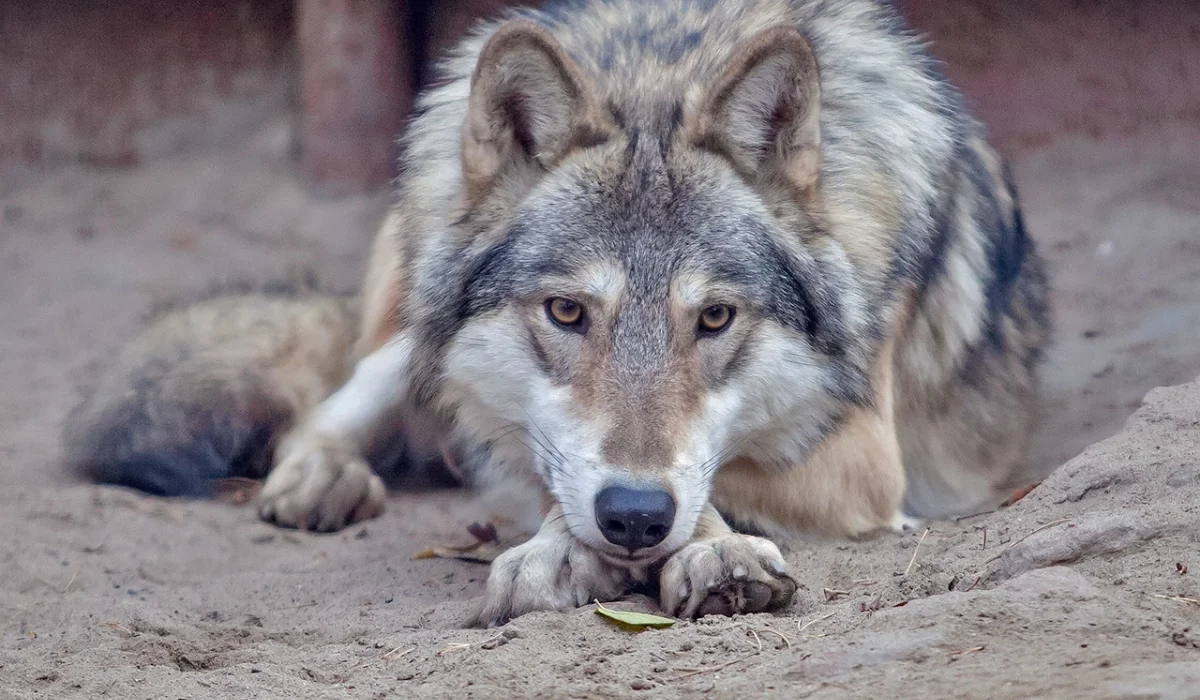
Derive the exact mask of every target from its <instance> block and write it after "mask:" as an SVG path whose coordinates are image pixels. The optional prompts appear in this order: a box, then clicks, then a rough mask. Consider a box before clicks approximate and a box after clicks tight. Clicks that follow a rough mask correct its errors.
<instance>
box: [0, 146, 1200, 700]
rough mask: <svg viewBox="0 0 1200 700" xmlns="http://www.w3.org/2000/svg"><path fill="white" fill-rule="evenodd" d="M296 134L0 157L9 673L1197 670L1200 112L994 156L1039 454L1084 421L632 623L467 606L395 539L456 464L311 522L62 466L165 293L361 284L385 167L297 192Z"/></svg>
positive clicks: (132, 687) (1103, 687)
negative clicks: (747, 584)
mask: <svg viewBox="0 0 1200 700" xmlns="http://www.w3.org/2000/svg"><path fill="white" fill-rule="evenodd" d="M286 152H287V138H286V127H285V126H284V125H277V126H273V127H270V128H266V129H263V130H262V131H260V132H258V133H256V134H254V135H253V136H252V137H251V138H249V139H248V140H246V141H245V142H244V143H238V144H234V145H233V146H231V147H229V148H228V149H226V150H220V151H211V152H208V153H207V154H205V155H201V156H192V157H188V158H183V157H180V158H176V159H167V160H163V161H159V162H154V163H149V164H146V165H144V166H142V167H140V168H138V169H135V170H132V171H104V170H96V169H84V168H71V169H65V170H60V171H57V172H55V173H53V174H50V175H46V176H43V177H39V178H36V179H28V180H25V181H23V182H9V183H6V184H2V185H0V328H3V332H2V333H0V532H3V533H4V537H3V538H0V697H2V698H9V697H12V698H26V697H52V698H72V697H88V698H95V697H115V698H206V697H214V698H215V697H247V698H249V697H313V698H325V697H328V698H342V697H352V698H380V697H393V696H394V697H480V698H483V697H489V698H490V697H513V696H518V697H535V696H537V697H637V696H642V695H645V696H652V697H685V696H686V697H690V696H692V695H694V694H697V693H701V692H704V691H709V692H708V695H709V696H712V697H736V696H742V697H744V696H747V695H749V696H754V697H760V696H761V697H787V698H800V697H813V698H824V697H845V696H861V697H896V696H920V697H1033V696H1037V697H1056V698H1066V697H1088V698H1104V697H1125V698H1134V697H1137V698H1150V697H1155V698H1171V699H1180V698H1194V697H1200V603H1197V602H1196V601H1197V600H1200V525H1198V523H1200V383H1194V384H1187V383H1186V382H1189V381H1191V380H1192V379H1193V378H1195V377H1196V375H1197V373H1200V303H1197V299H1200V165H1197V163H1200V133H1196V132H1194V131H1189V130H1187V129H1184V128H1183V127H1178V128H1174V129H1172V130H1163V131H1160V132H1158V133H1154V134H1144V135H1139V136H1137V137H1135V138H1134V139H1132V140H1129V141H1125V142H1120V143H1097V142H1089V141H1082V140H1081V141H1060V142H1058V143H1055V144H1052V145H1050V146H1047V147H1044V148H1042V149H1040V150H1038V151H1036V152H1031V153H1028V154H1026V155H1024V156H1022V157H1020V158H1019V159H1018V161H1017V163H1016V166H1017V173H1018V182H1019V186H1020V187H1021V189H1022V192H1023V193H1024V200H1025V204H1026V208H1027V212H1028V223H1029V227H1030V229H1031V231H1032V232H1033V235H1034V236H1035V237H1036V238H1037V239H1038V240H1039V241H1040V243H1041V245H1042V248H1043V250H1044V251H1045V252H1046V255H1047V256H1048V257H1049V258H1050V260H1051V266H1052V270H1053V273H1054V285H1055V292H1054V305H1055V308H1056V316H1057V323H1058V334H1057V344H1056V345H1055V347H1054V349H1053V351H1052V353H1051V355H1050V359H1049V362H1048V364H1047V367H1046V372H1045V375H1046V387H1047V400H1046V414H1045V419H1044V421H1043V423H1042V430H1041V433H1040V434H1039V436H1038V439H1037V442H1036V449H1035V453H1034V455H1033V458H1034V459H1036V460H1038V461H1039V463H1043V464H1058V463H1062V462H1064V461H1067V460H1068V459H1070V458H1071V457H1073V456H1074V455H1076V454H1078V453H1079V452H1080V451H1081V450H1082V451H1083V453H1082V454H1080V455H1079V456H1076V457H1074V459H1070V461H1067V463H1066V466H1064V467H1062V468H1061V469H1059V470H1058V471H1056V472H1055V473H1054V474H1053V476H1052V477H1051V478H1050V479H1048V480H1047V481H1046V482H1045V483H1044V484H1043V485H1042V486H1041V487H1040V488H1038V489H1037V490H1036V491H1034V492H1033V493H1032V494H1031V495H1029V496H1027V497H1026V498H1024V499H1023V500H1021V501H1019V502H1018V503H1017V504H1016V505H1014V506H1012V507H1010V508H1006V509H1002V510H1001V511H999V512H996V513H992V514H986V515H982V516H979V517H975V518H972V519H968V520H964V521H961V522H958V523H936V524H934V525H933V526H932V528H931V529H930V530H929V531H928V532H927V533H925V532H917V533H913V534H911V535H907V536H903V537H900V536H892V535H888V536H882V537H880V538H878V539H875V540H872V541H869V542H864V543H858V544H820V543H816V544H814V543H794V544H793V545H792V547H791V549H790V552H789V555H788V556H789V560H790V562H791V565H792V567H793V570H794V572H795V573H796V575H797V576H798V578H799V580H800V581H801V582H802V588H801V590H800V592H799V593H798V595H797V597H796V601H795V605H794V607H793V608H792V609H791V610H789V611H788V612H787V613H785V614H783V615H779V616H767V615H759V616H749V617H744V618H739V619H732V620H731V619H724V618H722V619H705V620H702V621H700V622H697V623H678V624H676V625H675V626H674V627H672V628H670V629H666V630H658V631H648V632H644V633H639V634H631V633H628V632H625V631H622V630H619V629H615V628H613V627H610V626H609V625H607V624H606V623H605V622H604V621H602V620H601V619H600V618H599V617H597V616H596V615H594V614H593V610H592V608H590V607H588V608H583V609H580V610H578V611H575V612H571V613H566V614H533V615H529V616H526V617H522V618H519V619H517V620H516V621H514V622H513V623H511V624H510V625H508V626H507V627H505V628H503V629H502V630H499V631H483V630H463V629H459V628H458V627H457V624H458V621H459V620H460V618H461V616H462V615H463V613H464V611H465V609H466V606H465V603H466V602H467V601H468V600H470V599H471V598H473V597H475V596H478V595H479V594H480V592H481V589H482V581H483V579H484V577H485V574H486V568H485V566H483V565H480V564H471V563H466V562H459V561H447V560H423V561H411V560H410V559H409V557H410V555H411V554H412V553H414V552H416V551H418V550H421V549H423V548H425V547H427V546H429V545H432V544H438V543H443V542H467V541H469V535H467V532H466V528H467V526H468V525H469V524H470V523H471V522H472V521H473V520H476V519H477V518H478V517H479V512H478V510H477V509H476V508H474V507H473V506H472V503H471V501H470V500H469V499H468V498H467V497H466V496H465V495H464V494H461V493H457V492H450V491H442V492H435V493H424V494H417V493H407V494H396V495H394V496H393V498H392V500H391V503H390V504H389V510H388V512H387V513H386V515H385V516H383V517H382V518H380V519H378V520H375V521H372V522H369V523H367V524H366V525H365V526H364V525H360V526H356V527H353V528H351V529H349V530H347V531H346V532H344V533H340V534H336V535H330V536H315V535H306V534H300V533H295V532H285V531H280V530H276V529H274V528H272V527H270V526H267V525H265V524H262V523H259V522H258V521H257V520H256V519H255V516H254V514H253V512H252V511H251V510H250V509H249V508H245V507H237V506H235V505H232V504H227V503H219V502H211V503H207V502H201V503H195V502H171V501H163V500H158V499H153V498H147V497H143V496H141V495H138V494H135V493H132V492H128V491H123V490H120V489H113V488H103V487H95V486H89V485H82V484H77V483H73V482H71V481H70V480H69V479H68V478H67V477H66V476H65V475H63V474H62V473H61V471H60V469H59V467H58V454H59V447H58V442H57V441H58V433H59V430H60V426H61V421H62V417H63V415H64V413H65V412H66V411H67V410H68V409H69V408H70V406H71V405H72V404H73V403H74V402H75V401H76V399H77V396H78V395H79V390H80V388H81V387H84V386H86V385H87V384H88V383H89V382H90V381H91V378H92V376H93V374H94V369H95V367H96V366H97V365H96V363H97V362H98V361H100V360H101V359H102V358H103V357H104V355H105V354H106V353H107V352H108V351H110V350H111V349H113V348H115V347H117V346H118V345H119V344H120V343H121V342H123V341H124V340H125V339H127V338H129V337H130V335H131V334H132V333H134V332H136V330H137V328H138V327H139V323H140V319H141V317H142V315H143V314H144V313H145V312H146V311H147V309H149V308H150V306H151V305H152V304H153V303H154V302H155V301H158V300H161V299H164V298H171V297H177V296H180V295H187V294H188V293H190V292H194V291H197V290H201V289H203V288H205V287H207V286H208V285H209V284H210V283H212V282H213V281H214V280H222V279H224V280H237V279H264V278H268V277H280V276H285V275H289V274H302V273H304V271H306V270H308V269H312V270H315V271H316V272H318V273H319V274H320V276H321V277H322V278H323V279H324V280H325V281H326V283H327V284H330V285H331V286H335V287H353V286H355V285H357V283H358V277H359V274H360V270H361V266H362V263H363V260H364V255H365V252H366V250H367V243H368V241H369V238H370V236H371V234H372V233H373V229H374V226H375V224H376V221H377V220H378V217H379V214H380V212H381V210H382V207H383V204H384V200H383V199H382V198H362V199H351V200H339V201H337V202H325V203H321V202H313V201H311V200H309V199H308V198H306V197H305V195H304V194H303V191H302V189H301V188H300V187H299V185H298V184H297V183H296V182H294V181H293V176H292V175H291V172H292V170H291V167H290V164H289V163H288V161H287V160H286V157H285V154H286ZM1177 384H1178V385H1180V386H1175V387H1174V388H1169V389H1155V390H1153V391H1151V392H1150V393H1149V395H1148V397H1147V398H1146V401H1145V403H1144V404H1142V398H1143V396H1144V395H1146V392H1147V391H1149V390H1151V389H1152V388H1154V387H1156V386H1164V385H1177ZM1139 405H1141V408H1138V407H1139ZM1135 410H1136V412H1135ZM1130 413H1133V418H1132V419H1130V420H1129V421H1128V422H1126V423H1125V424H1124V428H1123V429H1122V428H1121V425H1122V422H1123V421H1125V420H1126V418H1127V416H1128V415H1129V414H1130ZM1118 431H1119V432H1118ZM1114 433H1116V434H1115V436H1114V437H1111V438H1110V439H1107V440H1104V441H1103V442H1098V444H1094V445H1093V443H1097V441H1100V440H1102V439H1103V438H1106V437H1108V436H1110V435H1113V434H1114ZM1088 445H1092V446H1091V447H1088ZM1085 448H1086V449H1085ZM1189 568H1190V569H1192V570H1191V571H1188V569H1189ZM617 605H618V606H623V607H627V608H631V609H632V608H637V607H646V606H647V605H648V603H647V602H646V601H645V600H642V599H633V600H631V601H627V602H625V603H620V604H617Z"/></svg>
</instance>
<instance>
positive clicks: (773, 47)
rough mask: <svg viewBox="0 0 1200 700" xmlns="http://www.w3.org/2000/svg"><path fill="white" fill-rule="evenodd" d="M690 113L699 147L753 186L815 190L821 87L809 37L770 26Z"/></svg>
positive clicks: (698, 96) (695, 99) (699, 95)
mask: <svg viewBox="0 0 1200 700" xmlns="http://www.w3.org/2000/svg"><path fill="white" fill-rule="evenodd" d="M691 97H692V99H691V100H689V105H688V110H687V112H686V114H687V117H686V119H687V120H688V122H686V128H687V129H688V133H689V135H690V137H691V139H692V141H693V143H694V144H695V145H697V146H699V147H701V148H704V149H707V150H711V151H714V152H716V153H719V154H721V155H722V156H724V157H725V158H726V159H728V160H729V161H731V162H732V163H733V165H734V166H735V167H736V168H737V169H738V171H739V172H741V174H742V175H743V176H744V177H746V178H747V179H748V180H750V181H751V182H755V183H758V184H762V185H785V186H788V187H791V188H795V189H796V190H797V191H798V193H800V194H801V195H806V194H808V193H810V192H811V190H813V189H814V188H815V187H816V185H817V181H818V179H819V175H820V168H821V127H820V115H821V83H820V77H819V74H818V70H817V60H816V57H815V56H814V55H813V51H812V47H811V46H810V45H809V43H808V39H806V38H805V37H804V35H803V34H802V33H801V32H800V31H799V30H797V29H796V28H794V27H776V28H774V29H767V30H765V31H762V32H760V33H758V34H757V35H755V36H753V37H751V38H750V39H748V40H746V41H745V42H743V43H742V44H741V46H739V47H738V48H737V49H736V50H735V51H734V53H733V56H732V58H730V59H729V62H728V64H727V65H726V67H725V70H724V71H723V72H722V73H721V75H720V77H719V78H717V80H716V82H715V83H714V84H713V85H711V86H709V87H708V88H707V89H705V90H701V91H698V92H696V93H694V94H693V95H692V96H691Z"/></svg>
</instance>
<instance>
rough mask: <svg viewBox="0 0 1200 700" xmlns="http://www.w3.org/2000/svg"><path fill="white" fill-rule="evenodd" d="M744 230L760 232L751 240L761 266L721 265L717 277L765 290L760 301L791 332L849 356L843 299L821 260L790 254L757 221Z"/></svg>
mask: <svg viewBox="0 0 1200 700" xmlns="http://www.w3.org/2000/svg"><path fill="white" fill-rule="evenodd" d="M745 226H747V227H750V228H752V229H753V228H757V229H759V231H760V232H759V233H758V235H754V236H752V237H751V239H750V244H749V248H750V252H751V254H752V255H754V256H756V257H757V258H758V260H757V264H756V265H749V266H746V265H738V264H736V263H734V264H732V265H723V264H720V263H719V264H718V274H719V275H720V276H722V277H724V278H725V279H727V280H728V281H731V282H733V283H734V284H737V285H739V286H742V287H745V288H748V289H754V288H758V289H761V290H763V292H764V293H765V297H764V298H762V299H761V300H760V303H762V304H763V307H764V311H765V312H766V314H767V315H768V316H769V317H771V318H772V319H773V320H775V321H776V322H777V323H779V324H781V325H783V326H784V327H786V328H791V329H793V330H796V331H799V332H800V333H803V334H804V335H805V336H807V337H808V338H809V339H810V340H811V342H812V343H813V345H814V347H816V348H817V349H818V350H820V351H821V352H823V353H825V354H826V355H829V356H831V357H841V356H843V355H844V354H845V350H846V343H847V331H846V328H845V323H844V321H843V319H842V317H841V308H840V306H841V305H840V300H839V299H838V298H837V297H836V295H835V291H834V290H833V289H832V288H831V287H832V285H830V284H829V283H828V280H825V279H822V278H823V277H824V276H826V275H827V274H828V273H827V272H825V271H823V270H821V264H820V262H819V261H817V260H809V261H803V260H800V259H798V258H796V257H795V256H793V255H789V254H788V253H787V252H785V251H784V250H783V249H782V248H780V246H779V245H778V244H777V243H776V242H775V241H774V239H773V238H772V237H771V234H770V233H769V232H768V231H766V230H765V229H762V227H761V225H760V224H758V223H757V222H756V221H754V220H752V219H750V220H747V221H746V223H745Z"/></svg>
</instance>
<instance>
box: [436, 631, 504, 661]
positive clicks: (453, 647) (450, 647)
mask: <svg viewBox="0 0 1200 700" xmlns="http://www.w3.org/2000/svg"><path fill="white" fill-rule="evenodd" d="M503 636H504V633H503V632H501V633H500V634H497V635H496V636H494V637H488V638H487V639H485V640H483V641H482V642H453V643H450V644H447V645H446V646H444V647H442V648H441V649H439V650H438V652H437V654H435V655H434V656H441V655H442V654H445V653H447V652H451V651H462V650H463V649H470V648H471V647H479V646H483V645H484V644H487V643H488V642H494V641H496V640H497V639H500V638H501V637H503Z"/></svg>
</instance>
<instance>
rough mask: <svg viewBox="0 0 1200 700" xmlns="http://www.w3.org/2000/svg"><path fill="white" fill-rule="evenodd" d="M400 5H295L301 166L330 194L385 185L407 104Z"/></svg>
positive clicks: (395, 0) (368, 1)
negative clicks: (300, 115) (301, 110)
mask: <svg viewBox="0 0 1200 700" xmlns="http://www.w3.org/2000/svg"><path fill="white" fill-rule="evenodd" d="M403 5H404V3H403V2H402V1H401V0H298V3H297V8H296V15H297V19H296V22H297V35H298V43H299V48H300V73H301V75H300V96H301V107H302V109H303V115H302V120H303V126H302V135H301V149H302V153H301V167H302V170H303V171H304V173H305V175H306V176H307V177H308V178H309V180H310V182H311V183H312V185H313V186H314V187H315V188H316V189H317V190H318V191H320V192H323V193H326V194H330V195H341V194H351V193H355V192H362V191H366V190H370V189H374V188H377V187H380V186H383V185H386V184H387V182H388V181H389V179H390V178H391V177H392V176H393V174H394V170H395V163H394V162H393V161H394V158H395V140H396V137H397V136H398V135H399V132H400V128H401V126H402V124H403V123H404V120H405V118H406V117H407V116H408V109H409V104H410V101H411V99H412V87H413V86H412V75H413V71H412V66H411V60H412V59H411V57H410V56H409V55H408V53H409V52H407V51H404V50H403V47H402V46H401V37H402V36H406V34H405V33H404V32H402V27H401V23H402V21H403V17H404V15H403V14H402V9H403Z"/></svg>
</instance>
